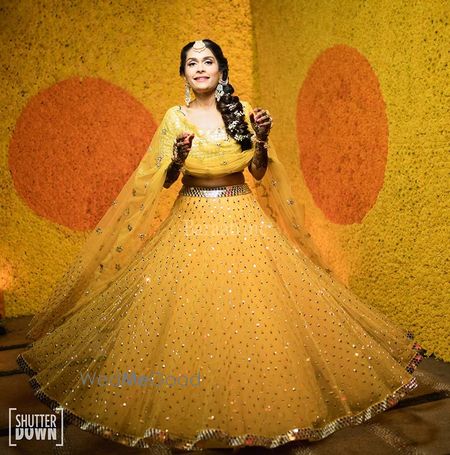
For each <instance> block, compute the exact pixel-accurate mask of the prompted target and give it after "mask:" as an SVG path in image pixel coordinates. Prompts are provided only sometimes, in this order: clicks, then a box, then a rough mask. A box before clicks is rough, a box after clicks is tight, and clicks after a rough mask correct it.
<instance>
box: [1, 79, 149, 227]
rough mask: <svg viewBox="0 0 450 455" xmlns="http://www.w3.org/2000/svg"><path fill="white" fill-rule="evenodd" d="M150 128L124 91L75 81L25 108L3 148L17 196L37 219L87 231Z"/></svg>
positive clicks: (116, 190) (141, 149)
mask: <svg viewBox="0 0 450 455" xmlns="http://www.w3.org/2000/svg"><path fill="white" fill-rule="evenodd" d="M155 129H156V125H155V123H154V121H153V119H152V117H151V115H150V113H149V112H148V111H147V110H146V109H145V107H144V106H143V105H142V104H141V103H139V102H138V101H137V100H136V99H135V98H133V96H131V95H130V94H128V93H127V92H126V91H125V90H123V89H121V88H120V87H117V86H115V85H113V84H111V83H110V82H107V81H104V80H102V79H99V78H92V77H87V78H79V77H74V78H71V79H68V80H64V81H61V82H59V83H57V84H55V85H53V86H52V87H50V88H48V89H46V90H44V91H42V92H40V93H38V94H37V95H36V96H34V97H33V98H32V99H31V100H30V101H29V102H28V104H27V105H26V106H25V108H24V110H23V112H22V113H21V115H20V117H19V119H18V121H17V123H16V127H15V129H14V132H13V135H12V139H11V142H10V147H9V166H10V169H11V174H12V178H13V181H14V186H15V189H16V191H17V192H18V193H19V194H20V195H21V197H22V198H23V199H24V200H25V201H26V203H27V204H28V206H29V207H30V208H31V209H32V210H33V211H34V212H35V213H37V214H38V215H40V216H42V217H45V218H48V219H49V220H51V221H54V222H55V223H59V224H61V225H64V226H67V227H69V228H72V229H74V230H89V229H92V228H93V227H94V226H95V225H96V224H97V223H98V221H99V220H100V218H101V217H102V216H103V215H104V213H105V212H106V210H107V209H108V208H109V206H110V204H111V202H112V200H113V199H114V197H115V196H116V195H117V194H118V193H119V191H120V190H121V188H122V187H123V185H124V184H125V182H126V181H127V179H128V177H129V176H130V175H131V174H132V172H133V171H134V169H135V168H136V167H137V165H138V164H139V162H140V160H141V158H142V157H143V155H144V153H145V152H146V150H147V148H148V146H149V144H150V141H151V138H152V136H153V133H154V132H155Z"/></svg>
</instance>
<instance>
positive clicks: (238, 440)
mask: <svg viewBox="0 0 450 455" xmlns="http://www.w3.org/2000/svg"><path fill="white" fill-rule="evenodd" d="M412 349H413V350H414V351H416V352H415V353H414V355H413V356H412V358H411V359H410V360H409V362H408V364H407V365H406V366H405V369H406V371H407V372H408V373H413V371H414V370H415V369H416V368H417V366H418V365H419V363H420V362H421V361H422V359H423V354H424V353H425V350H424V349H422V348H421V347H420V345H419V344H418V343H414V344H413V346H412ZM17 363H18V365H19V366H20V368H21V369H22V370H23V371H24V372H25V373H26V374H27V375H29V376H31V379H29V383H30V385H31V387H32V388H33V390H34V392H35V396H36V397H37V398H38V399H39V400H40V401H41V402H43V403H44V404H45V405H47V406H49V407H50V408H51V409H52V410H53V411H55V409H56V408H63V414H64V419H65V421H66V422H69V423H72V424H75V425H77V426H78V427H80V429H82V430H85V431H89V432H90V433H93V434H96V435H98V436H102V437H103V438H106V439H109V440H112V441H114V442H117V443H119V444H123V445H126V446H129V447H138V448H153V447H155V446H161V445H162V446H165V447H170V448H173V449H182V450H186V451H193V450H203V449H204V447H201V444H202V442H208V441H211V440H212V441H213V442H219V443H221V444H225V445H226V447H245V446H260V447H266V448H275V447H278V446H281V445H283V444H286V443H288V442H291V441H297V440H309V441H317V440H320V439H323V438H325V437H327V436H329V435H330V434H332V433H334V432H335V431H337V430H339V429H341V428H344V427H348V426H352V425H359V424H361V423H363V422H365V421H367V420H369V419H371V418H372V417H374V416H375V415H377V414H379V413H380V412H383V411H386V410H387V409H389V408H391V407H393V406H395V405H396V404H397V403H398V402H399V400H400V399H401V398H402V397H404V396H405V395H406V394H407V393H408V392H410V391H412V390H414V389H415V388H416V387H417V380H416V378H415V377H413V378H411V380H410V381H409V382H408V383H406V384H404V385H403V386H401V387H399V388H398V389H397V390H395V391H394V392H393V393H392V394H391V395H388V396H387V397H386V398H385V399H384V400H382V401H380V402H378V403H375V404H373V405H371V406H369V407H368V408H366V409H365V410H364V411H362V412H360V413H358V414H356V415H353V416H343V417H339V418H337V419H335V420H333V421H332V422H329V423H328V424H326V425H324V426H323V427H321V428H311V427H308V428H293V429H292V430H289V431H287V432H286V433H284V434H281V435H278V436H275V437H272V438H271V437H265V436H258V435H253V434H243V435H239V436H231V435H229V434H227V433H226V432H224V431H223V430H220V429H216V428H209V429H204V430H200V431H199V432H198V433H197V434H196V436H195V437H194V438H192V439H186V438H185V439H182V438H177V437H174V436H172V435H171V434H170V433H169V432H168V430H162V429H159V428H148V429H147V430H145V432H144V436H143V437H137V436H133V435H129V434H124V433H118V432H116V431H114V430H113V429H111V428H108V427H105V426H103V425H100V424H98V423H94V422H88V421H87V420H85V419H83V418H82V417H80V416H78V415H76V414H74V413H73V412H72V411H70V410H69V409H67V408H66V407H64V406H62V405H61V404H60V403H58V402H57V401H55V400H53V399H52V398H51V397H49V396H48V395H47V394H46V393H45V392H43V391H42V389H41V385H40V384H39V382H38V381H37V380H36V378H34V377H33V376H35V375H36V374H37V372H36V371H35V370H33V369H32V368H31V367H30V365H29V364H28V362H27V361H26V360H25V359H24V358H23V357H22V354H20V355H19V356H18V357H17ZM56 412H58V411H56ZM222 447H223V446H222ZM207 448H211V447H207Z"/></svg>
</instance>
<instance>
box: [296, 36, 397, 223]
mask: <svg viewBox="0 0 450 455" xmlns="http://www.w3.org/2000/svg"><path fill="white" fill-rule="evenodd" d="M297 138H298V144H299V153H300V165H301V168H302V171H303V174H304V177H305V181H306V184H307V186H308V188H309V190H310V191H311V194H312V197H313V199H314V201H315V203H316V204H317V206H318V207H320V209H321V210H322V211H323V213H324V214H325V216H326V217H327V218H328V219H329V220H330V221H333V222H334V223H337V224H351V223H359V222H361V221H362V219H363V218H364V216H365V215H366V214H367V213H368V211H369V210H370V209H371V208H372V207H373V205H374V204H375V201H376V199H377V196H378V193H379V191H380V189H381V188H382V186H383V181H384V173H385V167H386V161H387V152H388V122H387V115H386V106H385V103H384V100H383V96H382V93H381V90H380V85H379V82H378V79H377V76H376V74H375V72H374V70H373V69H372V67H371V66H370V63H369V62H368V61H367V59H366V58H365V57H364V56H363V55H361V54H360V53H359V52H358V51H357V50H356V49H354V48H352V47H350V46H346V45H337V46H333V47H332V48H329V49H327V50H325V51H324V52H323V53H322V54H321V55H319V57H318V58H317V59H316V60H315V61H314V63H313V64H312V65H311V67H310V69H309V71H308V73H307V75H306V78H305V81H304V83H303V85H302V87H301V89H300V92H299V96H298V102H297Z"/></svg>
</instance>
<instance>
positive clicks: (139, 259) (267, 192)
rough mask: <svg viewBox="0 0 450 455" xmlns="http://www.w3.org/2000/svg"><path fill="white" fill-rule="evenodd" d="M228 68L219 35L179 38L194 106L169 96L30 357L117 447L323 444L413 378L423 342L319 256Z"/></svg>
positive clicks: (34, 381) (86, 426)
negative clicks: (161, 214)
mask: <svg viewBox="0 0 450 455" xmlns="http://www.w3.org/2000/svg"><path fill="white" fill-rule="evenodd" d="M228 72H229V71H228V63H227V59H226V58H225V57H224V55H223V53H222V50H221V48H220V47H219V46H218V45H217V44H216V43H214V42H213V41H210V40H208V39H204V40H201V41H195V42H190V43H188V44H187V45H186V46H184V47H183V49H182V50H181V63H180V75H181V76H183V77H184V79H185V81H186V106H181V105H177V106H172V107H170V108H169V109H168V110H167V112H166V114H165V116H164V118H163V120H162V123H161V124H160V126H159V128H158V130H157V131H156V133H155V135H154V137H153V139H152V142H151V144H150V146H149V148H148V150H147V152H146V153H145V155H144V156H143V158H142V160H141V162H140V163H139V165H138V167H137V168H136V170H135V171H134V172H133V174H132V175H131V176H130V178H129V179H128V181H127V183H126V184H125V185H124V187H123V189H122V190H121V192H120V193H119V194H118V195H117V197H116V199H115V200H114V201H113V203H112V204H111V206H110V207H109V209H108V211H107V212H106V213H105V215H104V216H103V218H102V219H101V220H100V221H99V223H98V225H97V226H96V228H95V229H94V230H93V231H92V233H91V234H90V235H89V237H88V239H87V241H86V243H85V244H84V245H83V248H82V249H81V251H80V252H79V254H78V255H77V256H76V258H75V259H74V261H73V263H72V264H70V266H69V267H68V269H67V271H66V273H65V274H64V276H63V277H62V278H61V279H60V280H59V282H58V283H57V285H56V288H55V290H54V292H53V294H52V296H51V297H50V298H49V300H48V302H46V303H45V305H44V309H43V310H42V312H41V313H39V314H37V315H36V316H35V317H34V318H33V320H32V321H31V327H30V330H29V332H28V336H29V338H30V339H31V340H32V341H33V342H32V343H31V344H30V346H29V349H28V350H26V351H25V352H24V353H22V354H21V355H20V356H19V357H18V359H17V361H18V363H19V365H20V367H21V368H22V369H23V370H24V371H25V372H26V373H27V374H29V375H30V383H31V385H32V387H33V388H34V390H35V394H36V396H37V397H38V398H39V399H40V400H41V401H43V402H44V403H46V404H47V405H48V406H50V408H52V409H53V410H54V409H55V408H57V407H61V408H63V412H64V417H65V419H66V420H67V421H69V422H70V423H72V424H75V425H78V426H79V427H80V428H82V429H83V430H87V431H90V432H92V433H95V434H98V435H101V436H103V437H105V438H109V439H112V440H114V441H116V442H117V443H121V444H125V445H128V446H136V447H143V448H146V447H153V446H155V445H165V446H168V447H171V448H176V449H184V450H195V449H199V448H205V447H240V446H246V445H256V446H264V447H277V446H280V445H282V444H285V443H287V442H289V441H293V440H317V439H321V438H324V437H326V436H328V435H330V434H331V433H333V432H334V431H336V430H338V429H339V428H342V427H345V426H348V425H355V424H360V423H362V422H364V421H366V420H367V419H369V418H371V417H373V416H374V415H375V414H377V413H379V412H381V411H383V410H385V409H387V408H389V407H391V406H393V405H395V404H396V403H397V402H398V400H399V399H400V398H401V397H402V396H403V395H404V394H405V393H407V392H408V391H410V390H412V389H413V388H414V387H416V385H417V384H416V380H415V378H414V377H413V376H412V373H413V370H414V369H415V367H416V365H417V364H418V363H419V361H420V360H421V352H422V353H423V350H422V349H421V348H420V347H419V346H418V345H417V343H415V342H414V341H413V340H412V339H411V336H410V335H409V334H407V333H406V332H404V331H403V330H402V329H400V328H397V327H396V326H394V325H393V324H392V323H391V322H390V321H389V320H388V319H387V318H385V317H384V316H383V315H382V314H381V313H379V312H378V311H376V310H375V309H374V308H371V307H369V306H367V305H366V304H363V303H362V302H361V301H360V300H359V299H358V297H357V296H356V295H354V294H352V293H351V291H350V290H349V289H348V288H346V287H345V286H344V284H342V283H341V282H340V281H339V280H338V279H336V277H335V276H334V274H333V271H332V270H331V269H330V268H329V267H328V266H327V265H326V263H325V261H324V260H323V258H321V256H320V252H319V250H318V249H317V248H316V247H315V245H314V243H313V242H312V240H311V236H310V235H309V233H308V232H307V230H306V229H305V226H304V219H303V206H302V204H301V202H300V201H299V200H297V199H295V198H294V197H293V196H292V194H291V189H290V185H289V182H288V178H287V174H286V171H285V169H284V167H283V165H282V163H281V162H280V161H279V159H278V157H277V155H276V152H275V148H274V145H273V143H272V141H271V140H270V138H269V133H270V129H271V126H272V118H271V116H270V114H269V112H268V111H267V110H264V109H260V108H255V109H253V108H252V107H251V106H250V104H249V103H248V102H245V101H241V100H239V98H238V97H237V96H233V92H234V89H233V87H232V86H231V84H230V83H229V80H228ZM191 90H192V91H193V92H194V94H195V99H194V100H192V101H191V99H190V96H191ZM246 168H248V170H249V172H250V173H251V175H252V177H253V180H254V181H253V184H254V189H251V188H250V186H249V185H248V184H247V182H246V181H245V178H244V174H243V171H244V170H245V169H246ZM180 174H182V184H183V186H182V188H181V190H180V191H179V193H178V194H177V197H176V199H175V201H174V203H173V205H172V207H171V211H170V213H169V215H168V216H167V217H166V218H165V219H164V221H163V222H162V223H161V224H160V225H159V226H158V227H157V228H152V226H153V224H152V223H153V221H154V214H155V210H156V208H157V205H158V198H159V195H160V193H161V192H162V191H164V188H169V187H170V186H171V185H172V184H173V183H174V182H175V181H176V180H177V179H178V178H179V177H180Z"/></svg>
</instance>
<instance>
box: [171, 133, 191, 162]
mask: <svg viewBox="0 0 450 455" xmlns="http://www.w3.org/2000/svg"><path fill="white" fill-rule="evenodd" d="M194 136H195V135H194V133H186V132H184V133H180V134H179V135H178V136H177V138H176V139H175V143H174V144H173V156H172V160H173V161H175V162H176V163H178V164H181V165H182V164H183V163H184V162H185V160H186V158H187V157H188V155H189V152H190V151H191V147H192V141H193V140H194Z"/></svg>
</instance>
